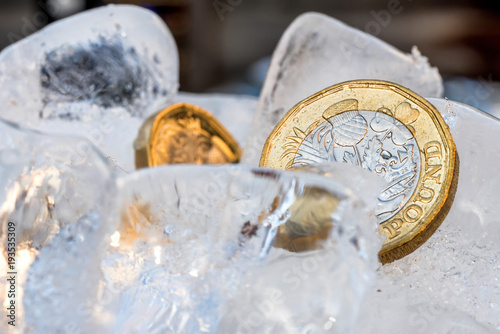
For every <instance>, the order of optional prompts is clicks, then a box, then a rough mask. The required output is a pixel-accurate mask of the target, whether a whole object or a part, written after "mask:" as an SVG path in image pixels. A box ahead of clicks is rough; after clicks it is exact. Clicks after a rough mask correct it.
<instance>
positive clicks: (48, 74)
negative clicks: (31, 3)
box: [0, 5, 179, 128]
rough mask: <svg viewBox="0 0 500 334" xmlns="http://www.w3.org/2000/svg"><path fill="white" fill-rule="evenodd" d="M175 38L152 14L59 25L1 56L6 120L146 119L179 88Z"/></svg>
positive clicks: (127, 10) (108, 10) (128, 10)
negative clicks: (134, 117)
mask: <svg viewBox="0 0 500 334" xmlns="http://www.w3.org/2000/svg"><path fill="white" fill-rule="evenodd" d="M178 72H179V66H178V55H177V47H176V45H175V42H174V39H173V37H172V35H171V33H170V31H169V30H168V28H167V27H166V25H165V24H164V23H163V21H162V20H161V19H160V18H159V17H158V16H157V15H155V14H154V13H153V12H151V11H149V10H146V9H143V8H140V7H135V6H121V5H120V6H107V7H101V8H97V9H94V10H89V11H87V12H83V13H81V14H77V15H74V16H72V17H70V18H67V19H63V20H61V21H57V22H55V23H53V24H51V25H49V26H47V27H46V28H44V29H42V30H41V31H39V32H37V33H35V34H33V35H31V36H29V37H27V38H25V39H23V40H21V41H19V42H17V43H15V44H13V45H11V46H10V47H8V48H6V49H5V50H3V51H2V53H1V54H0V86H1V87H3V88H2V90H1V91H0V103H1V104H2V112H1V116H2V117H3V118H5V119H8V120H11V121H14V122H19V123H23V125H25V126H27V127H34V128H37V125H38V124H39V123H40V122H41V121H43V120H47V119H60V120H85V121H89V120H95V119H99V118H101V117H102V116H104V115H111V116H116V115H122V116H125V117H130V116H147V115H148V111H149V108H150V107H151V105H152V104H155V103H160V104H166V103H168V102H169V101H172V100H173V98H174V96H175V94H176V92H177V87H178Z"/></svg>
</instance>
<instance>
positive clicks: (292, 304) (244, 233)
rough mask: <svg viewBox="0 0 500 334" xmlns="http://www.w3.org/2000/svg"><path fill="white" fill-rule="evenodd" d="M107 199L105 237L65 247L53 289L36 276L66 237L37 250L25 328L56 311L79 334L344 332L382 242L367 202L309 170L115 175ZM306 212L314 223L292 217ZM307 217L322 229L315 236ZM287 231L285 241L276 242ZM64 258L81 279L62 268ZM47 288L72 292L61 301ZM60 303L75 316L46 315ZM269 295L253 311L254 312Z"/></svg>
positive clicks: (51, 319) (45, 328)
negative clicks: (302, 245) (305, 246)
mask: <svg viewBox="0 0 500 334" xmlns="http://www.w3.org/2000/svg"><path fill="white" fill-rule="evenodd" d="M369 184H370V183H369V182H367V186H369ZM110 198H112V200H111V204H110V206H109V207H108V208H107V210H106V216H107V218H106V221H105V224H103V225H105V226H107V227H108V232H107V234H101V235H100V238H101V239H102V241H105V244H102V243H99V242H98V241H97V239H98V238H99V235H98V234H97V233H96V232H92V233H89V234H88V236H87V238H86V239H85V240H83V241H82V242H80V245H79V246H78V247H76V248H73V251H69V250H68V251H67V252H66V253H68V255H64V256H63V257H62V258H63V259H64V261H65V262H66V264H65V266H66V268H65V270H61V271H57V272H56V273H57V274H58V275H60V276H57V283H58V284H57V287H56V288H54V287H51V289H49V290H45V289H46V288H47V283H43V282H42V281H43V280H41V277H42V276H43V275H44V274H47V272H50V271H51V270H53V269H52V264H53V263H54V259H53V257H54V255H55V254H54V253H53V252H54V251H55V250H56V249H61V248H62V249H67V248H68V245H67V244H68V241H67V240H66V239H65V238H64V237H61V238H58V239H55V240H56V242H54V243H53V244H52V245H51V247H50V248H49V247H46V248H44V249H42V251H41V252H40V254H39V256H38V261H37V266H36V268H33V270H32V273H31V275H32V276H31V277H32V278H30V281H29V284H31V286H29V287H28V288H27V289H28V290H29V291H32V292H33V294H34V292H36V291H38V294H43V295H44V297H45V298H37V299H36V303H34V302H33V301H34V300H35V299H34V298H33V297H32V301H30V302H29V303H27V306H26V307H27V313H29V314H38V315H39V317H37V318H36V320H37V321H33V322H32V323H31V325H32V326H34V327H33V328H34V330H33V332H53V331H54V330H56V329H58V328H60V327H59V326H60V325H62V324H63V319H65V318H68V319H71V320H72V321H68V323H66V324H65V325H66V326H71V328H78V329H80V330H81V331H82V332H92V331H100V332H158V333H198V332H206V333H228V332H237V331H240V332H242V333H243V332H245V331H247V330H250V332H251V333H257V332H262V330H263V329H264V328H273V329H274V330H275V331H276V332H287V333H292V332H294V331H297V332H298V331H300V330H302V329H304V328H308V326H309V327H311V326H313V325H315V326H320V327H321V326H323V327H324V326H329V328H334V329H336V330H338V331H340V332H345V331H344V329H348V328H351V327H352V326H353V324H354V323H355V321H356V315H357V310H358V309H359V307H360V305H361V301H362V299H363V295H364V294H365V291H366V290H367V289H368V287H369V286H370V284H371V282H372V280H373V279H374V276H375V269H376V267H377V266H378V258H377V252H378V250H379V249H380V246H381V242H380V239H379V238H378V237H377V233H376V231H377V227H376V219H375V217H374V216H373V215H372V214H371V212H372V211H371V208H370V206H369V205H368V206H367V205H366V204H364V202H363V201H362V200H360V199H359V198H358V197H357V196H356V195H355V194H354V192H353V191H352V190H350V189H349V188H346V187H344V186H342V185H341V184H339V183H337V182H335V181H333V180H330V179H326V178H323V177H320V176H316V175H312V174H307V173H287V172H281V171H271V170H266V169H251V168H248V167H243V166H215V167H212V166H162V167H159V168H154V169H145V170H141V171H139V172H136V173H133V174H130V175H127V176H124V177H120V178H119V179H118V180H117V190H116V195H115V194H113V195H110ZM331 203H334V205H333V206H330V204H331ZM313 212H314V213H315V214H317V216H316V218H318V217H322V219H316V220H314V219H313V220H311V221H307V224H306V225H305V226H306V227H307V228H305V227H304V226H302V225H301V224H299V225H297V223H298V222H301V220H300V219H301V217H302V218H303V217H309V216H308V215H310V214H312V213H313ZM319 213H321V214H319ZM314 222H317V223H318V224H319V225H318V226H319V227H321V228H323V227H325V226H326V227H328V228H327V229H326V230H327V231H328V233H327V235H326V238H325V237H324V236H323V237H321V233H319V232H318V231H317V229H318V226H316V225H314V224H313V223H314ZM332 224H333V226H332ZM109 228H111V230H109ZM311 231H312V232H311ZM306 232H307V233H306ZM317 232H318V233H317ZM301 233H306V234H301ZM90 235H92V236H93V237H90ZM288 237H290V238H295V239H293V240H292V239H290V240H288V241H290V243H288V244H280V245H278V244H279V243H276V242H277V241H276V240H281V241H283V240H285V239H286V238H288ZM93 238H95V239H93ZM304 238H306V239H307V241H310V239H314V238H316V240H315V241H319V242H316V243H314V249H313V248H311V249H309V250H307V251H304V252H292V251H290V249H289V248H288V249H287V245H288V246H294V245H298V242H301V241H304V240H306V239H304ZM308 238H309V239H308ZM273 243H274V246H273V247H268V245H272V244H273ZM311 244H313V243H311ZM99 245H101V246H100V247H99ZM82 249H83V250H82ZM101 253H103V254H104V255H103V256H102V258H101V259H99V258H100V255H98V254H101ZM84 254H86V256H85V255H84ZM73 256H78V257H79V258H80V260H78V261H77V260H76V259H75V261H73V260H72V259H71V258H72V257H73ZM81 258H84V260H82V259H81ZM73 265H76V266H78V268H75V270H76V271H77V272H78V273H80V274H82V275H83V274H84V277H85V279H86V281H85V282H86V283H85V285H84V284H83V282H82V281H81V280H78V279H76V278H75V277H74V276H73V275H74V274H73V270H71V269H70V268H71V267H72V266H73ZM82 266H86V267H85V269H86V270H87V271H88V272H89V273H87V274H85V273H82V272H81V270H82V269H79V268H81V267H82ZM297 270H299V271H298V272H297ZM98 271H101V272H102V276H101V277H99V276H98V275H94V274H95V273H97V272H98ZM284 274H287V276H286V277H285V276H284ZM34 277H36V278H37V279H35V278H34ZM54 289H57V290H61V291H62V290H65V291H75V292H74V294H73V295H72V296H71V298H67V299H68V301H66V300H61V299H63V298H66V297H63V296H61V295H59V294H54V293H53V291H54ZM82 290H84V291H87V293H86V295H85V296H83V295H81V294H80V292H81V291H82ZM50 297H53V298H50ZM70 299H71V302H72V303H73V305H78V306H79V308H78V310H79V312H80V313H79V314H80V318H78V317H77V316H73V317H71V315H70V313H71V314H73V313H74V312H75V309H74V307H73V308H70V307H68V308H65V307H63V308H59V312H57V313H56V312H51V311H50V310H51V308H52V307H54V304H59V303H62V304H63V305H66V302H68V303H69V302H70ZM276 300H279V302H278V303H275V304H274V305H273V306H272V307H273V309H272V312H271V313H266V314H265V317H264V318H262V314H261V313H259V312H266V311H265V308H266V307H268V306H267V305H268V304H269V303H272V302H273V301H276ZM261 305H264V306H262V307H263V308H264V309H263V308H262V307H261ZM257 313H259V314H260V315H257V317H261V318H262V323H261V324H257V325H256V324H255V323H254V322H253V320H252V319H253V318H252V317H249V315H250V314H257ZM42 315H43V317H42ZM30 319H35V318H34V317H33V318H30ZM248 326H250V327H248ZM318 328H319V327H318ZM247 332H248V331H247Z"/></svg>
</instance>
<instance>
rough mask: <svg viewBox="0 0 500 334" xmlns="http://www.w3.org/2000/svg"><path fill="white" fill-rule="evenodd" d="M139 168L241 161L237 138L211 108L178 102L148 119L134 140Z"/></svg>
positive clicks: (137, 166)
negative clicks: (212, 112)
mask: <svg viewBox="0 0 500 334" xmlns="http://www.w3.org/2000/svg"><path fill="white" fill-rule="evenodd" d="M134 146H135V162H136V168H144V167H148V166H150V167H151V166H158V165H168V164H178V163H185V164H224V163H234V162H238V160H239V158H240V155H241V150H240V148H239V146H238V143H237V142H236V140H235V139H234V138H233V137H232V136H231V134H230V133H229V132H228V131H227V130H226V129H225V128H224V126H223V125H222V124H220V123H219V121H217V119H215V118H214V117H213V116H212V115H211V114H210V113H209V112H208V111H206V110H204V109H201V108H199V107H197V106H193V105H190V104H187V103H178V104H175V105H173V106H171V107H168V108H166V109H165V110H163V111H161V112H159V113H157V114H155V115H153V116H151V117H150V118H148V119H147V120H146V121H145V122H144V124H143V125H142V127H141V129H140V130H139V134H138V136H137V139H136V140H135V143H134Z"/></svg>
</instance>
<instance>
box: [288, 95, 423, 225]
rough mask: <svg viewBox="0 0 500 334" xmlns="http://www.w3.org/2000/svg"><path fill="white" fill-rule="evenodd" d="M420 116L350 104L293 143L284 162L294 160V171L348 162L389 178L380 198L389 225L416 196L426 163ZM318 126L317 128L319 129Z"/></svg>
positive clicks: (402, 108) (404, 109)
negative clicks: (417, 126) (417, 132)
mask: <svg viewBox="0 0 500 334" xmlns="http://www.w3.org/2000/svg"><path fill="white" fill-rule="evenodd" d="M418 117H419V111H418V110H416V109H412V108H411V106H410V104H409V103H407V102H403V103H401V104H400V105H398V106H397V107H396V109H395V110H394V112H393V111H391V110H389V109H387V108H380V109H379V110H378V111H377V112H374V111H368V110H361V111H360V110H358V101H357V100H355V99H346V100H343V101H340V102H338V103H335V104H333V105H332V106H330V107H329V108H327V109H326V110H325V111H324V113H323V118H324V119H325V120H324V121H323V122H321V123H320V124H318V125H317V126H315V127H314V129H312V130H311V129H308V130H306V132H307V133H308V134H307V135H306V133H305V132H302V131H301V130H300V129H298V128H294V132H295V134H296V136H292V137H289V142H287V143H286V144H285V146H286V147H287V148H289V149H288V150H287V151H285V153H284V154H283V155H282V158H285V157H287V156H288V155H290V154H294V157H293V159H292V160H290V162H289V165H288V168H294V167H304V166H307V165H315V164H318V163H322V162H344V163H349V164H353V165H358V166H361V167H363V168H365V169H367V170H369V171H371V172H374V173H376V174H377V175H379V176H381V177H382V178H384V180H385V181H386V182H387V186H386V187H385V188H384V189H383V191H382V192H381V193H380V194H379V196H378V200H379V208H378V210H377V213H376V214H377V216H378V217H379V220H380V221H384V220H386V219H388V218H390V217H392V216H393V215H394V213H395V212H397V210H399V209H400V208H401V206H402V205H404V204H405V203H406V201H407V200H408V198H409V195H411V194H412V193H413V191H414V190H415V187H416V182H415V181H416V179H418V173H419V168H418V167H419V166H420V158H419V155H418V154H414V152H415V151H417V152H418V145H417V143H416V141H415V138H414V135H413V133H412V129H413V127H412V126H411V123H413V122H415V121H416V120H417V118H418ZM314 125H315V124H314Z"/></svg>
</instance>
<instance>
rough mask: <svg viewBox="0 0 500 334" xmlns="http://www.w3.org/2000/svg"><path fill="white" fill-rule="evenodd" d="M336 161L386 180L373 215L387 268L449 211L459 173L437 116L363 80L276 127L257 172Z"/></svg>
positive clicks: (298, 108) (388, 87) (307, 103)
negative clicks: (381, 237) (358, 167)
mask: <svg viewBox="0 0 500 334" xmlns="http://www.w3.org/2000/svg"><path fill="white" fill-rule="evenodd" d="M339 160H340V161H342V162H347V163H352V164H357V165H361V166H362V167H363V168H366V169H369V170H370V171H372V172H375V173H377V174H379V175H380V176H382V177H384V178H385V179H386V182H387V187H385V188H384V190H383V191H381V194H380V195H379V203H380V207H379V209H377V212H376V214H377V216H378V217H379V222H380V234H382V235H384V236H386V239H385V241H384V244H383V246H382V249H381V251H380V252H379V258H380V260H381V262H382V263H388V262H392V261H394V260H396V259H400V258H402V257H404V256H406V255H408V254H409V253H411V252H413V251H414V250H416V249H417V248H418V247H420V246H421V245H422V244H423V243H424V242H425V241H427V239H428V238H429V237H430V236H431V235H432V234H433V233H434V232H435V231H436V229H437V228H438V227H439V225H440V224H441V222H442V221H443V220H444V218H445V217H446V215H447V213H448V211H449V209H450V208H451V205H452V203H453V199H454V196H455V192H456V188H457V184H458V170H459V168H458V165H459V162H458V155H457V153H456V148H455V143H454V142H453V138H452V136H451V133H450V130H449V128H448V126H447V124H446V123H445V121H444V119H443V117H442V116H441V114H440V113H439V111H438V110H437V109H436V108H435V107H434V106H433V105H432V104H430V103H429V102H428V101H427V100H425V99H424V98H423V97H421V96H419V95H417V94H416V93H414V92H412V91H410V90H409V89H407V88H404V87H402V86H400V85H397V84H394V83H391V82H386V81H379V80H359V81H349V82H344V83H340V84H337V85H334V86H331V87H328V88H326V89H324V90H322V91H320V92H318V93H316V94H314V95H312V96H310V97H308V98H306V99H305V100H303V101H301V102H299V103H298V104H297V105H295V106H294V107H293V108H292V109H291V110H290V111H289V112H288V113H287V114H286V115H285V116H284V117H283V119H281V121H280V122H279V123H278V124H277V125H276V127H275V128H274V130H273V131H272V133H271V135H270V136H269V137H268V139H267V141H266V143H265V145H264V149H263V151H262V156H261V160H260V166H262V167H271V168H277V169H293V168H294V167H304V166H307V165H314V164H317V163H320V162H328V161H339ZM391 173H392V174H391ZM382 200H383V201H382ZM398 205H399V206H398Z"/></svg>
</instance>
